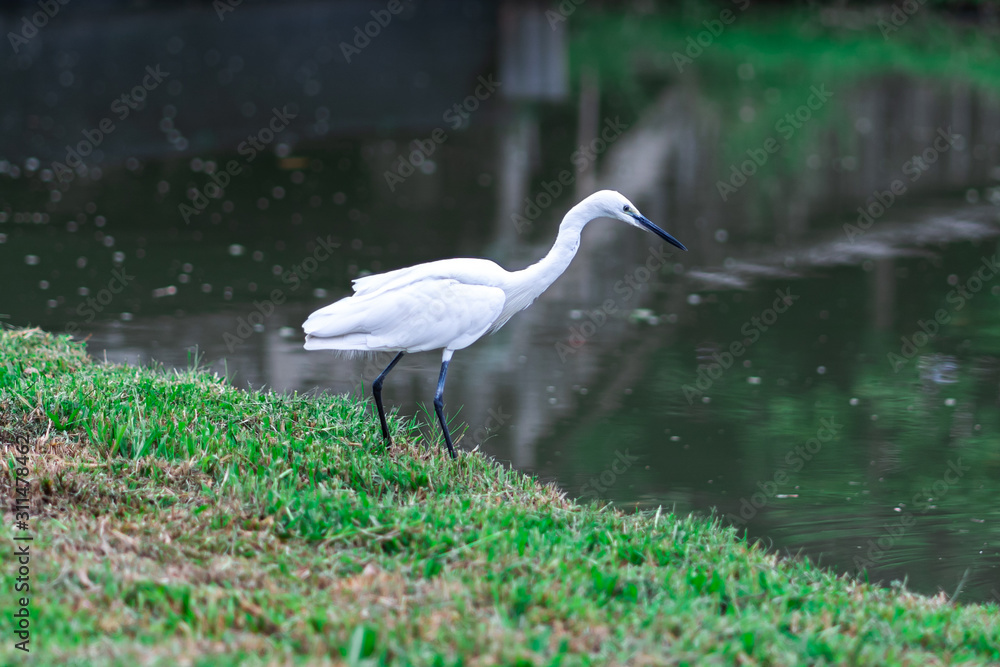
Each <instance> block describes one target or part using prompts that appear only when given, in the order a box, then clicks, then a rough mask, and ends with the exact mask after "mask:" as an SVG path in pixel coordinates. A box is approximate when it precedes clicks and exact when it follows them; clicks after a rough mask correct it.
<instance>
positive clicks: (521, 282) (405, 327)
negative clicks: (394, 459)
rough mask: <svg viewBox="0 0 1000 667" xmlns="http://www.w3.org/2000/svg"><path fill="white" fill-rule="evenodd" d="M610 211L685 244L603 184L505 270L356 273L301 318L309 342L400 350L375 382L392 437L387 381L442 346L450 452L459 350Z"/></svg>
mask: <svg viewBox="0 0 1000 667" xmlns="http://www.w3.org/2000/svg"><path fill="white" fill-rule="evenodd" d="M598 217H609V218H616V219H618V220H622V221H623V222H627V223H628V224H630V225H633V226H636V227H639V228H641V229H646V230H647V231H651V232H653V233H655V234H656V235H657V236H660V237H661V238H663V239H664V240H666V241H667V242H669V243H671V244H673V245H675V246H677V247H678V248H680V249H682V250H686V248H685V247H684V246H683V245H682V244H681V243H680V242H679V241H677V239H675V238H674V237H672V236H671V235H670V234H667V233H666V232H665V231H663V230H662V229H660V228H659V227H657V226H656V225H654V224H653V223H651V222H650V221H649V220H647V219H646V218H644V217H643V216H642V215H641V214H640V213H639V211H638V210H636V208H635V207H634V206H633V205H632V203H631V202H629V200H628V199H626V198H625V197H624V196H623V195H621V194H620V193H618V192H614V191H612V190H602V191H600V192H597V193H594V194H592V195H591V196H589V197H587V198H586V199H584V200H583V201H581V202H580V203H579V204H577V205H576V206H574V207H573V208H572V209H570V211H569V212H568V213H567V214H566V216H565V217H564V218H563V220H562V224H560V225H559V234H558V236H557V237H556V241H555V243H554V244H553V246H552V249H551V250H550V251H549V252H548V254H546V255H545V257H544V258H542V259H541V261H539V262H538V263H536V264H533V265H531V266H529V267H527V268H526V269H522V270H521V271H507V270H506V269H503V268H501V267H500V266H498V265H497V264H496V263H494V262H491V261H489V260H486V259H468V258H467V259H445V260H439V261H436V262H428V263H426V264H418V265H417V266H411V267H409V268H405V269H397V270H395V271H389V272H387V273H381V274H378V275H372V276H365V277H363V278H358V279H356V280H354V294H353V295H352V296H349V297H346V298H344V299H341V300H340V301H337V302H336V303H333V304H331V305H329V306H326V307H325V308H321V309H319V310H317V311H316V312H314V313H313V314H312V315H310V316H309V318H308V319H307V320H306V321H305V323H304V324H303V325H302V328H303V329H304V330H305V333H306V343H305V347H306V349H307V350H324V349H325V350H346V351H353V352H385V351H390V352H398V354H397V355H396V358H395V359H393V361H392V363H390V364H389V366H388V367H387V368H386V369H385V370H384V371H383V372H382V374H381V375H379V376H378V378H377V379H376V380H375V382H374V383H373V384H372V393H373V394H374V396H375V403H376V406H377V408H378V412H379V419H380V420H381V424H382V434H383V436H384V437H385V439H386V441H387V442H388V441H389V431H388V427H387V425H386V422H385V411H384V409H383V407H382V395H381V394H382V392H381V390H382V382H383V380H384V379H385V376H386V375H387V374H388V373H389V371H390V370H392V367H393V366H395V365H396V362H398V361H399V359H400V357H402V356H403V354H404V353H406V352H425V351H427V350H439V349H443V350H444V353H443V355H442V363H441V375H440V379H439V381H438V390H437V393H436V394H435V398H434V407H435V410H436V411H437V415H438V418H439V420H440V422H441V428H442V430H443V431H444V435H445V442H446V443H447V445H448V451H449V452H450V453H451V455H452V457H454V456H455V450H454V448H453V446H452V442H451V434H450V432H449V431H448V426H447V423H446V422H445V419H444V412H443V394H444V382H445V377H446V375H447V372H448V362H449V361H450V360H451V356H452V354H453V353H454V352H455V350H461V349H463V348H466V347H468V346H469V345H471V344H472V343H474V342H476V341H477V340H479V339H480V338H481V337H482V336H484V335H485V334H487V333H492V332H494V331H496V330H497V329H499V328H500V327H502V326H503V325H504V324H506V322H507V320H509V319H510V318H511V317H512V316H513V315H514V314H515V313H517V312H519V311H521V310H524V309H525V308H527V307H528V306H529V305H531V303H532V302H533V301H534V300H535V299H537V298H538V296H539V295H540V294H541V293H542V292H544V291H545V290H546V289H547V288H548V287H549V285H551V284H552V283H553V282H554V281H555V280H556V278H558V277H559V276H560V275H562V273H563V272H564V271H565V270H566V267H567V266H569V263H570V261H571V260H572V259H573V257H574V256H575V255H576V251H577V249H578V248H579V247H580V232H581V231H583V228H584V226H586V224H587V223H588V222H590V221H591V220H593V219H595V218H598Z"/></svg>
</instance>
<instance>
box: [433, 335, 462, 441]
mask: <svg viewBox="0 0 1000 667" xmlns="http://www.w3.org/2000/svg"><path fill="white" fill-rule="evenodd" d="M449 361H451V355H450V354H448V353H445V359H444V361H442V362H441V377H440V378H438V388H437V392H436V393H435V394H434V411H435V412H436V413H437V416H438V419H439V420H440V421H441V430H442V431H444V441H445V444H447V445H448V453H449V454H451V458H453V459H457V458H458V456H457V455H456V454H455V448H454V447H453V446H452V444H451V432H450V431H449V430H448V422H446V421H445V420H444V381H445V378H446V377H447V375H448V362H449Z"/></svg>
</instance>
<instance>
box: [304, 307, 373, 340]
mask: <svg viewBox="0 0 1000 667" xmlns="http://www.w3.org/2000/svg"><path fill="white" fill-rule="evenodd" d="M364 319H365V303H364V302H363V301H362V300H361V299H354V298H351V297H348V298H346V299H341V300H340V301H337V302H336V303H331V304H330V305H329V306H327V307H325V308H320V309H319V310H317V311H316V312H314V313H313V314H312V315H310V316H309V318H308V319H307V320H306V321H305V322H304V323H303V324H302V329H303V331H305V332H306V334H308V335H310V336H315V337H317V338H338V337H340V336H346V335H349V334H356V333H361V332H365V331H366V329H367V327H366V326H365V323H364Z"/></svg>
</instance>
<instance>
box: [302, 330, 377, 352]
mask: <svg viewBox="0 0 1000 667" xmlns="http://www.w3.org/2000/svg"><path fill="white" fill-rule="evenodd" d="M305 348H306V349H307V350H344V351H351V350H353V351H356V352H373V350H372V349H371V347H369V345H368V334H363V333H352V334H346V335H344V336H333V337H330V338H326V337H320V336H313V335H311V334H306V345H305Z"/></svg>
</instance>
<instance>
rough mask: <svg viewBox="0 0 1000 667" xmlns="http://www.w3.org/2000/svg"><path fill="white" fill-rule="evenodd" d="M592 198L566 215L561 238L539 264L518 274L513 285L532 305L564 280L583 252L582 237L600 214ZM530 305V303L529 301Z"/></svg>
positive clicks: (557, 239)
mask: <svg viewBox="0 0 1000 667" xmlns="http://www.w3.org/2000/svg"><path fill="white" fill-rule="evenodd" d="M591 199H592V197H588V198H587V199H584V200H583V201H581V202H580V203H579V204H577V205H576V206H574V207H573V208H571V209H570V210H569V212H567V213H566V215H565V217H563V219H562V223H560V225H559V234H558V235H557V236H556V242H555V243H553V244H552V248H551V249H550V250H549V252H548V254H546V255H545V257H543V258H542V259H541V260H539V261H538V262H537V263H535V264H532V265H531V266H529V267H527V268H525V269H522V270H521V271H515V272H514V273H513V275H512V278H513V281H514V282H515V283H516V284H517V286H518V288H519V290H521V291H523V292H524V293H525V294H526V295H530V298H531V301H534V300H535V299H536V298H538V296H539V295H540V294H541V293H542V292H544V291H545V290H546V289H548V288H549V285H551V284H552V283H554V282H555V281H556V278H558V277H559V276H561V275H562V274H563V272H564V271H565V270H566V267H568V266H569V263H570V262H571V261H573V258H574V257H575V256H576V251H577V250H579V248H580V233H581V232H582V231H583V228H584V227H585V226H586V225H587V223H588V222H590V221H591V220H593V219H594V218H597V217H600V215H601V213H600V212H599V211H598V210H597V207H596V206H594V204H593V203H592V202H591ZM529 303H530V301H529Z"/></svg>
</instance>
